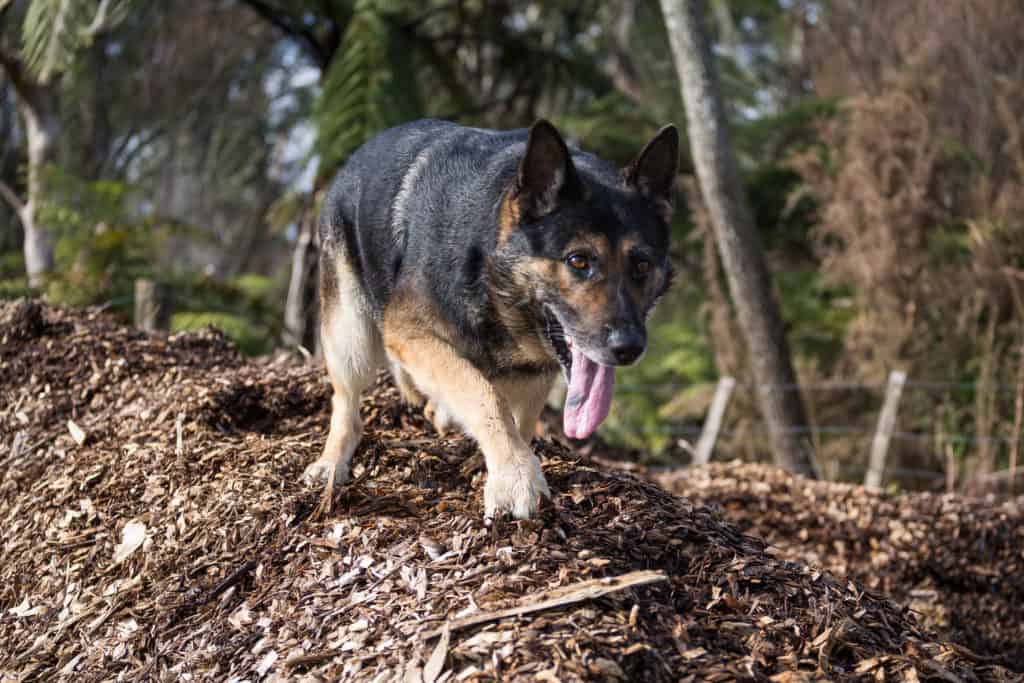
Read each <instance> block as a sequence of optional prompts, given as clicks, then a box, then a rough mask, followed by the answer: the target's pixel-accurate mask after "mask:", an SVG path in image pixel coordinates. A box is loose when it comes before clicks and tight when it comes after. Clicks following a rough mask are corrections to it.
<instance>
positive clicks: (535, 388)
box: [495, 373, 555, 443]
mask: <svg viewBox="0 0 1024 683" xmlns="http://www.w3.org/2000/svg"><path fill="white" fill-rule="evenodd" d="M554 383H555V375H554V374H553V373H541V374H537V375H526V376H522V377H512V378H509V379H504V380H500V381H498V382H495V387H496V388H497V389H498V392H499V393H500V394H501V395H502V396H504V397H505V400H506V401H508V405H509V408H510V409H511V411H512V416H513V417H514V418H515V420H516V427H517V428H518V429H519V435H520V436H521V437H523V441H525V442H526V443H530V439H532V438H533V435H534V431H535V430H536V429H537V420H538V419H539V418H540V414H541V411H542V410H544V403H545V402H546V401H547V398H548V394H549V393H551V385H552V384H554Z"/></svg>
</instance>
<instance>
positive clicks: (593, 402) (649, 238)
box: [498, 121, 679, 438]
mask: <svg viewBox="0 0 1024 683" xmlns="http://www.w3.org/2000/svg"><path fill="white" fill-rule="evenodd" d="M580 159H581V162H580V168H579V169H577V167H576V164H574V163H573V159H572V156H571V155H570V153H569V150H568V148H567V147H566V144H565V142H564V141H563V140H562V137H561V136H560V135H559V134H558V131H556V130H555V128H554V126H552V125H551V124H550V123H548V122H547V121H538V122H537V123H535V124H534V125H533V127H532V128H531V129H530V134H529V139H528V141H527V143H526V149H525V151H524V153H523V157H522V159H521V161H520V163H519V168H518V172H517V174H516V178H515V181H514V183H513V185H512V187H511V188H510V189H509V191H508V192H507V193H506V194H505V196H504V198H503V200H502V205H501V210H500V212H499V222H500V232H499V241H500V243H501V244H500V245H499V251H498V254H499V257H500V258H501V259H502V262H503V265H504V266H505V267H507V268H508V269H510V270H511V272H512V273H513V274H514V276H515V278H516V280H517V282H518V283H519V284H520V286H519V287H518V289H519V290H520V291H523V292H526V293H527V296H528V298H529V300H530V303H531V305H533V306H534V307H536V308H537V309H538V310H539V311H540V316H539V318H540V320H541V321H542V330H541V334H542V336H543V338H544V340H545V343H546V344H547V345H548V346H549V348H550V350H551V352H552V353H553V354H554V355H555V356H556V357H557V358H558V360H559V362H560V363H561V364H562V367H563V369H564V371H565V374H566V376H567V377H568V379H569V396H568V398H567V400H566V422H565V425H566V433H567V434H568V435H569V436H574V437H579V438H583V437H586V436H589V434H590V433H592V432H593V431H594V429H596V428H597V425H598V424H599V423H600V422H601V421H602V420H603V419H604V417H605V416H606V415H607V412H608V407H609V405H610V401H611V389H612V382H613V381H614V367H615V366H619V365H631V364H633V363H635V362H636V361H637V360H639V358H640V357H641V356H642V355H643V353H644V351H645V350H646V348H647V330H646V319H647V316H648V314H649V313H650V311H651V309H652V308H653V306H654V304H655V302H656V301H657V300H658V298H659V297H660V296H661V295H662V294H664V293H665V291H666V290H667V288H668V285H669V283H670V281H671V278H672V267H671V264H670V263H669V260H668V251H669V249H668V247H669V220H670V219H671V215H672V186H673V183H674V180H675V176H676V171H677V166H678V160H679V134H678V133H677V132H676V129H675V127H674V126H671V125H669V126H665V127H664V128H662V129H661V130H660V131H659V132H658V134H657V135H655V137H654V139H652V140H651V141H650V142H649V143H648V144H647V145H646V146H645V147H644V148H643V149H642V150H641V151H640V153H639V154H638V155H637V156H636V158H635V159H634V160H633V161H632V162H631V163H630V164H629V165H627V166H626V167H625V168H623V169H621V171H619V173H618V174H617V176H616V175H614V174H608V173H607V172H605V171H604V170H603V168H602V162H599V161H598V160H596V159H594V158H593V157H589V156H586V155H584V156H581V157H580ZM591 166H593V168H591Z"/></svg>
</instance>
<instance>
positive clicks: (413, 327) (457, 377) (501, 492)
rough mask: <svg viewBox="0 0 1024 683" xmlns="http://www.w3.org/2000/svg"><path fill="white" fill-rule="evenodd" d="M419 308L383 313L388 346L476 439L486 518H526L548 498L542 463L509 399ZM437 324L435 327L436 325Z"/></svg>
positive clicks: (395, 358) (404, 307) (425, 390)
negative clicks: (481, 464) (484, 481)
mask: <svg viewBox="0 0 1024 683" xmlns="http://www.w3.org/2000/svg"><path fill="white" fill-rule="evenodd" d="M416 308H417V307H416V306H414V305H403V304H402V303H398V304H394V305H392V306H390V307H389V309H388V311H386V312H385V315H384V346H385V348H386V349H387V353H388V355H389V356H390V358H391V360H392V361H395V362H398V363H399V364H401V366H402V368H403V369H404V370H405V371H406V372H408V373H409V375H410V376H411V377H412V379H413V381H414V382H415V383H416V387H417V388H418V389H419V390H420V391H421V392H423V393H424V394H425V395H426V396H427V398H428V399H429V400H430V401H432V402H433V403H434V404H436V405H439V406H443V407H444V408H445V409H446V410H447V411H448V412H449V413H450V414H451V415H452V417H454V419H455V420H456V421H457V422H458V423H459V424H461V425H462V426H463V427H464V428H465V429H466V431H467V432H468V433H469V435H470V436H472V437H473V438H474V439H476V441H477V443H478V444H479V445H480V450H481V451H483V454H484V459H485V461H486V463H487V484H486V486H485V487H484V514H485V516H487V517H492V516H494V514H496V513H499V512H510V513H511V514H512V515H513V516H514V517H517V518H520V519H526V518H528V517H530V516H531V515H533V514H534V513H535V512H536V511H537V507H538V505H539V504H540V499H541V496H549V495H550V493H549V491H548V485H547V482H546V481H545V480H544V475H543V473H542V472H541V469H540V461H539V460H538V459H537V457H536V456H535V455H534V454H533V451H532V450H531V449H530V446H529V445H528V444H527V442H526V441H524V439H523V437H522V435H521V433H520V430H519V429H518V427H517V426H516V420H515V415H514V414H513V411H512V407H511V406H510V404H509V401H508V400H506V398H505V396H503V395H502V394H501V392H500V391H499V390H498V389H497V387H495V385H494V384H493V383H491V382H490V381H488V379H487V378H486V377H484V376H483V374H482V373H481V372H480V371H479V370H477V368H476V367H475V366H474V365H473V364H472V363H470V362H469V361H468V360H466V359H465V358H463V357H462V356H461V355H460V354H459V353H458V352H457V351H456V349H454V348H453V347H452V346H451V344H449V343H448V342H446V341H445V340H444V339H442V338H441V336H439V335H438V334H436V333H435V332H434V331H432V330H431V326H430V323H429V322H426V321H424V320H422V318H421V316H420V315H419V314H418V313H417V312H415V311H416ZM435 324H436V323H435Z"/></svg>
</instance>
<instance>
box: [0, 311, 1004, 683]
mask: <svg viewBox="0 0 1024 683" xmlns="http://www.w3.org/2000/svg"><path fill="white" fill-rule="evenodd" d="M0 392H2V393H0V552H2V556H3V561H2V562H0V679H2V680H5V681H6V680H25V681H32V680H45V681H50V680H75V681H92V680H123V681H141V680H159V681H181V680H218V681H220V680H233V681H242V680H247V681H256V680H284V679H287V680H292V679H294V680H346V681H349V680H360V681H363V680H365V681H390V680H410V681H425V682H427V683H437V682H438V681H461V680H496V679H500V680H548V681H573V680H617V679H629V680H644V681H648V680H649V681H669V680H671V681H677V680H737V679H740V680H774V681H803V680H902V681H917V680H947V681H977V680H982V681H999V680H1019V676H1017V675H1015V674H1014V673H1012V672H1010V671H1007V670H1006V669H1005V668H1003V667H1001V666H998V665H997V664H995V663H992V662H990V661H987V660H985V659H984V658H979V657H978V656H977V655H975V654H973V653H971V652H970V651H969V650H967V649H966V648H964V647H962V646H958V645H955V644H952V643H949V642H944V641H942V640H939V639H937V638H935V637H933V636H931V635H929V633H927V632H926V631H925V630H924V629H923V628H922V627H920V626H919V625H918V622H917V619H916V617H915V616H914V614H913V613H912V612H911V611H910V610H908V609H907V608H905V607H902V606H900V605H898V604H896V603H894V602H891V601H889V600H887V599H885V598H883V597H880V596H879V595H878V594H876V593H874V592H871V591H868V590H865V589H864V588H862V587H861V586H859V585H857V584H856V583H854V582H852V581H844V580H837V579H835V578H833V577H832V576H831V575H830V574H828V573H826V572H823V571H821V570H819V569H817V568H815V567H814V566H811V565H808V564H805V563H802V562H797V561H792V560H791V559H788V558H786V557H783V556H781V555H780V553H778V552H775V551H773V550H771V549H770V548H767V547H766V545H765V543H764V542H763V541H760V540H758V539H756V538H753V537H751V536H746V535H744V534H742V533H741V532H740V528H739V527H738V526H737V525H736V524H734V523H732V522H729V521H726V520H724V519H723V518H722V517H721V516H720V515H719V514H718V513H717V512H715V511H713V510H712V509H710V508H708V507H704V506H702V505H700V504H697V503H695V502H693V501H691V500H687V499H685V498H680V497H677V496H675V495H673V494H670V493H668V492H666V491H665V490H663V489H661V488H659V487H658V486H656V485H654V484H652V483H649V482H645V481H641V480H640V479H637V478H635V477H633V476H631V475H629V474H625V473H621V472H616V471H602V470H600V469H597V468H595V467H593V466H590V465H588V464H586V463H584V462H581V461H579V459H578V457H577V456H574V454H573V453H572V452H570V451H569V450H567V449H566V448H565V447H563V446H561V445H559V444H558V443H556V442H551V441H540V440H539V441H536V442H535V447H536V449H537V451H538V453H539V454H540V456H541V458H542V461H543V465H544V471H545V474H546V475H547V478H548V481H549V483H550V484H551V488H552V490H553V492H554V494H555V498H554V501H553V502H552V503H551V504H550V505H548V506H547V508H546V509H545V510H544V513H543V515H542V517H541V519H538V520H535V521H531V522H509V521H504V522H499V523H496V524H495V525H493V526H492V527H486V526H484V524H483V521H482V487H483V481H484V473H483V470H482V463H481V459H480V457H479V455H478V453H477V451H476V448H475V447H474V445H473V444H472V443H471V442H470V441H469V440H467V439H465V438H463V437H457V436H452V437H446V438H439V437H437V436H436V435H435V434H434V433H433V432H432V431H431V430H430V429H428V427H427V424H426V422H425V421H424V419H423V418H422V416H421V415H420V414H419V412H418V411H411V410H409V409H407V408H405V407H403V406H402V405H400V404H399V402H398V400H397V394H396V392H395V391H394V389H393V388H392V387H391V386H390V385H389V384H388V383H387V381H386V380H384V379H382V380H381V381H380V382H379V383H378V386H377V388H376V389H375V391H374V392H373V395H371V396H368V397H367V398H366V400H365V401H364V403H363V413H364V417H365V421H366V424H367V429H366V435H365V437H364V440H363V445H362V446H361V447H360V449H359V452H358V453H357V455H356V460H355V468H354V475H355V480H354V482H353V483H351V484H349V485H346V486H344V487H340V488H339V490H338V491H337V492H336V494H335V497H334V499H333V501H331V502H332V505H331V508H330V510H329V511H328V512H326V513H324V514H320V515H318V514H316V512H317V508H318V503H319V498H320V494H319V492H318V491H310V490H307V489H304V488H303V487H301V486H299V485H298V484H297V481H298V478H299V475H300V473H301V472H302V469H303V467H304V466H305V465H306V464H307V463H308V462H310V461H311V460H312V459H313V458H314V457H315V456H316V455H317V454H318V451H319V449H320V448H321V447H322V443H323V439H324V433H325V428H326V425H327V417H328V412H327V410H328V403H329V400H328V399H329V395H328V387H327V385H326V384H325V383H324V381H323V377H322V372H321V371H320V370H319V369H317V368H315V367H310V366H301V365H297V364H294V363H293V362H291V361H289V360H287V359H285V358H283V357H281V358H278V359H277V360H265V361H260V362H252V361H244V360H243V359H242V358H240V357H239V355H238V354H237V353H236V352H235V351H234V350H233V349H232V348H231V346H230V345H229V344H228V343H226V342H225V341H224V339H223V338H222V337H221V336H220V335H219V334H218V333H216V332H212V331H211V332H204V333H200V334H190V335H174V336H171V337H167V338H161V337H147V336H145V335H143V334H141V333H139V332H136V331H134V330H131V329H128V328H124V327H120V326H118V325H117V324H115V323H114V322H112V321H111V320H110V319H109V318H107V317H105V316H104V315H103V314H101V313H98V312H95V311H85V312H82V311H65V310H60V309H54V308H47V307H40V306H39V305H37V304H34V303H26V302H20V303H15V304H0Z"/></svg>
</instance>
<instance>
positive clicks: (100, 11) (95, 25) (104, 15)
mask: <svg viewBox="0 0 1024 683" xmlns="http://www.w3.org/2000/svg"><path fill="white" fill-rule="evenodd" d="M109 14H110V0H101V1H100V6H99V7H97V8H96V16H95V17H93V19H92V23H91V24H89V25H88V26H87V27H86V28H85V31H84V32H83V36H84V37H85V38H86V39H87V40H91V39H92V38H95V37H96V36H97V35H99V34H100V33H102V32H103V31H104V30H106V29H107V28H109V24H108V18H109Z"/></svg>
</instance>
